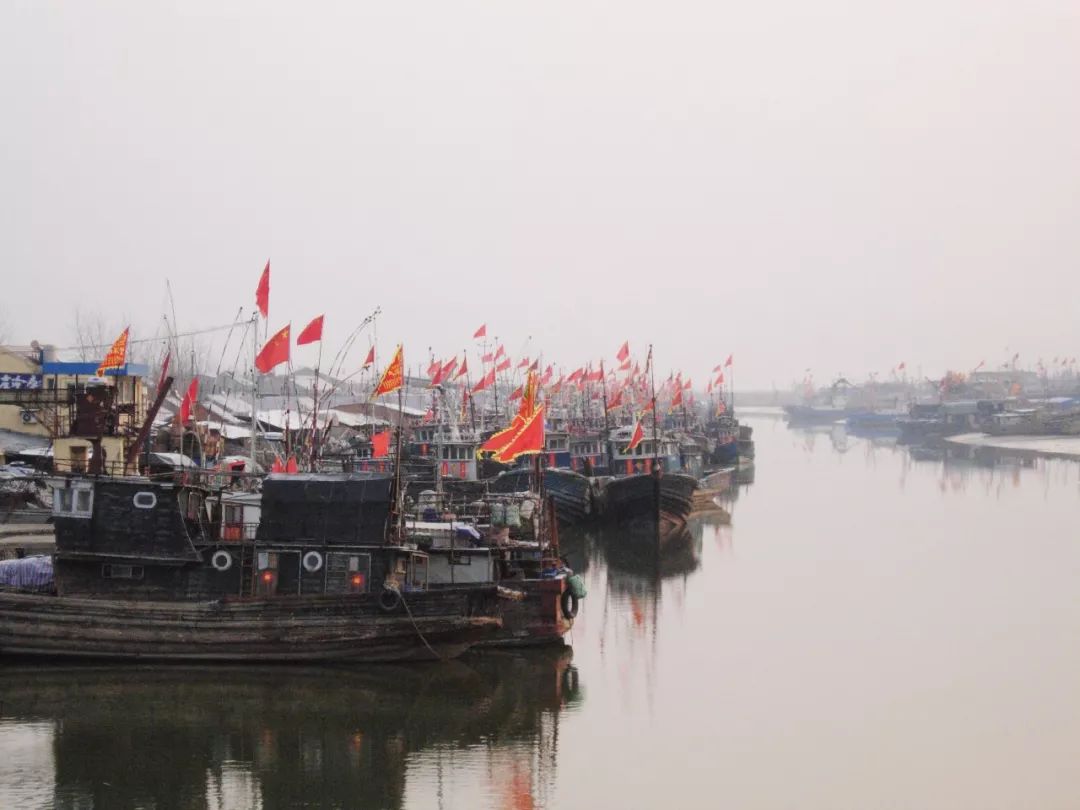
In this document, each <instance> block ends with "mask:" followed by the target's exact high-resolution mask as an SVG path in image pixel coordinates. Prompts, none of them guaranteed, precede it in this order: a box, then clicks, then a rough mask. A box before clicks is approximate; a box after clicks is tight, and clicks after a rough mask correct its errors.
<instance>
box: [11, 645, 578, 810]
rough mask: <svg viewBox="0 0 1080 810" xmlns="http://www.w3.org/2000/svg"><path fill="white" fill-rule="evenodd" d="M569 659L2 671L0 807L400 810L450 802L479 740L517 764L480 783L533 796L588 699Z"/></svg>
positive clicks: (553, 654) (551, 654)
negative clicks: (452, 781) (562, 733)
mask: <svg viewBox="0 0 1080 810" xmlns="http://www.w3.org/2000/svg"><path fill="white" fill-rule="evenodd" d="M570 661H571V652H570V650H569V649H566V648H562V649H558V650H542V651H531V652H529V653H519V652H514V653H509V652H498V651H493V652H490V653H484V654H481V655H474V656H471V657H470V658H469V659H468V660H467V662H461V663H459V662H450V663H444V664H433V665H430V666H423V667H393V666H382V667H378V668H374V669H359V668H329V667H307V668H297V667H274V668H260V667H237V668H223V667H213V668H191V667H182V668H177V667H124V668H113V667H95V666H78V667H72V666H68V667H63V668H60V667H55V666H52V667H48V666H36V665H35V666H31V665H9V666H5V667H4V668H2V669H0V695H3V703H2V705H0V752H14V751H18V752H19V754H20V755H19V757H18V758H17V759H16V762H17V767H18V773H15V772H13V771H11V769H12V768H15V767H16V764H15V763H13V762H11V761H7V762H4V763H2V764H0V806H3V807H30V806H50V807H57V808H71V809H74V808H106V807H107V808H118V809H119V810H123V808H135V807H175V808H200V809H203V808H205V810H231V808H252V807H263V808H271V807H300V806H303V807H379V808H394V807H401V806H403V805H404V804H405V795H406V791H408V792H409V793H410V794H412V793H416V794H418V795H420V794H423V793H427V792H430V793H431V794H432V795H434V794H435V793H436V792H438V793H439V795H442V796H445V794H446V793H447V791H448V788H447V786H446V785H444V784H443V782H442V779H443V777H442V773H443V771H444V768H443V763H442V759H443V756H444V754H445V755H447V756H449V754H450V752H456V751H460V750H462V749H467V748H469V747H471V746H477V745H478V744H480V743H483V745H484V750H486V751H487V752H488V755H489V756H491V757H496V758H499V759H500V760H501V761H508V762H509V764H510V767H509V770H506V771H502V770H499V769H496V770H495V771H490V770H489V768H488V766H487V765H480V766H475V765H474V766H473V770H474V772H473V773H472V774H471V777H472V782H474V783H475V782H476V781H477V780H478V779H483V778H490V779H491V780H493V784H492V785H490V786H489V790H492V791H496V792H497V791H508V792H511V793H513V794H514V795H515V796H518V798H521V799H522V800H524V798H526V797H525V796H524V795H523V794H524V793H528V794H529V795H530V796H531V795H532V794H533V793H537V792H542V791H544V790H545V789H546V787H545V786H549V785H550V784H553V783H554V769H555V766H556V759H557V750H556V742H557V739H558V733H557V731H558V722H559V715H560V713H561V712H562V711H563V710H564V709H566V708H568V707H570V706H572V705H574V704H575V703H576V702H578V701H579V700H580V699H581V693H580V690H579V687H578V678H577V672H576V670H575V669H574V667H573V666H572V665H571V663H570ZM455 757H456V758H455V760H454V761H455V768H459V765H461V763H464V765H462V766H463V767H467V766H468V759H469V756H468V755H464V754H463V755H460V756H459V755H456V754H455ZM5 759H6V758H5ZM458 759H460V760H461V763H459V762H458ZM445 770H449V768H448V767H447V768H446V769H445ZM503 782H506V784H505V785H504V784H502V783H503ZM452 803H454V804H456V802H452Z"/></svg>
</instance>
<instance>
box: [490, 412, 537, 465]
mask: <svg viewBox="0 0 1080 810" xmlns="http://www.w3.org/2000/svg"><path fill="white" fill-rule="evenodd" d="M543 451H544V406H543V404H541V405H540V406H539V407H537V409H536V410H535V411H533V413H532V415H531V416H530V417H529V418H528V419H526V420H525V422H524V424H523V425H522V426H521V430H519V431H518V432H517V435H515V436H514V438H513V439H511V440H510V443H509V444H507V445H506V446H505V447H504V448H503V449H502V450H500V451H499V452H497V453H496V454H495V460H496V461H500V462H502V463H504V464H507V463H509V462H511V461H513V460H514V459H516V458H517V457H518V456H525V455H532V454H536V453H542V452H543Z"/></svg>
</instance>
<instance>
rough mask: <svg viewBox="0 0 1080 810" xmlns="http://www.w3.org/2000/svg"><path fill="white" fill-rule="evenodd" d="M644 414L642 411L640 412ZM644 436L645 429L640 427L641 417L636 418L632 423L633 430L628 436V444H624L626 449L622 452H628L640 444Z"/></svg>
mask: <svg viewBox="0 0 1080 810" xmlns="http://www.w3.org/2000/svg"><path fill="white" fill-rule="evenodd" d="M642 415H644V413H643V414H642ZM644 438H645V430H644V428H642V427H641V419H638V420H637V422H636V423H635V424H634V432H633V433H632V434H631V436H630V444H628V445H626V449H625V450H623V453H630V452H632V451H633V450H634V448H635V447H637V446H638V445H639V444H641V440H642V439H644Z"/></svg>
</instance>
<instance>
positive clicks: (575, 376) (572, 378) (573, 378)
mask: <svg viewBox="0 0 1080 810" xmlns="http://www.w3.org/2000/svg"><path fill="white" fill-rule="evenodd" d="M584 373H585V369H583V368H579V369H577V370H576V371H575V372H574V373H573V374H571V375H570V376H569V377H567V378H566V381H567V382H577V381H578V380H580V379H581V375H582V374H584Z"/></svg>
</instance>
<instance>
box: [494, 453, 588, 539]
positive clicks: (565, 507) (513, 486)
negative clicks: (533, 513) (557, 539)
mask: <svg viewBox="0 0 1080 810" xmlns="http://www.w3.org/2000/svg"><path fill="white" fill-rule="evenodd" d="M529 488H530V473H529V471H528V470H525V469H518V470H510V471H509V472H504V473H501V474H500V475H498V476H496V477H495V478H493V479H491V480H490V481H489V482H488V491H489V492H493V493H498V494H509V493H515V492H528V491H529ZM544 493H545V494H547V495H550V496H551V497H552V498H553V499H554V501H555V516H556V517H557V518H558V520H559V522H560V523H562V524H563V525H566V526H573V525H576V524H578V523H585V522H587V521H589V520H591V519H592V517H593V492H592V483H591V481H590V479H588V478H586V477H585V476H584V475H581V474H579V473H576V472H573V471H572V470H560V469H554V468H550V467H549V468H547V469H545V470H544Z"/></svg>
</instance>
